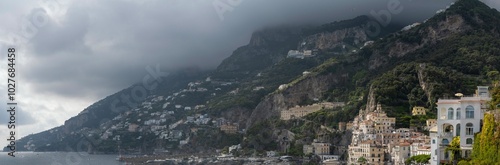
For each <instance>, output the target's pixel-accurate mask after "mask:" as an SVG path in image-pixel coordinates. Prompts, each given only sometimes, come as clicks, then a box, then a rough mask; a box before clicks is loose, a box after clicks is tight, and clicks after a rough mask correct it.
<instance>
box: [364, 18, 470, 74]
mask: <svg viewBox="0 0 500 165" xmlns="http://www.w3.org/2000/svg"><path fill="white" fill-rule="evenodd" d="M441 17H444V19H441ZM434 22H437V23H434ZM470 29H471V27H470V26H469V25H468V24H466V23H465V22H464V18H463V17H462V16H461V15H458V14H447V13H441V15H438V16H436V17H434V18H432V19H430V20H429V21H427V22H426V23H424V24H421V25H419V26H417V27H415V28H413V29H410V30H408V31H402V32H399V33H397V34H395V35H394V36H392V37H389V38H386V39H385V40H387V41H389V40H396V41H393V42H392V43H390V46H389V47H383V48H378V49H375V50H374V51H373V55H372V56H371V57H370V62H369V69H371V70H373V69H377V68H378V67H380V66H382V65H386V64H387V63H388V62H389V61H390V60H391V59H394V58H401V57H404V56H406V55H407V54H408V53H410V52H414V51H415V50H418V49H420V48H422V47H423V46H425V45H429V44H435V43H437V42H438V41H441V40H443V39H446V38H448V37H451V36H453V35H455V34H460V33H462V32H464V31H467V30H470ZM398 36H413V37H414V38H407V37H399V38H398Z"/></svg>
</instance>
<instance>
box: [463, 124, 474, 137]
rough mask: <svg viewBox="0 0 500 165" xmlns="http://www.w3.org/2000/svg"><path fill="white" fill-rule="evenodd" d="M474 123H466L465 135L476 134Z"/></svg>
mask: <svg viewBox="0 0 500 165" xmlns="http://www.w3.org/2000/svg"><path fill="white" fill-rule="evenodd" d="M473 126H474V125H473V124H472V123H467V124H466V125H465V135H474V127H473Z"/></svg>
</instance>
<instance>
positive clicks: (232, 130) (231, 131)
mask: <svg viewBox="0 0 500 165" xmlns="http://www.w3.org/2000/svg"><path fill="white" fill-rule="evenodd" d="M220 130H221V131H223V132H225V133H227V134H234V133H236V132H237V131H238V126H237V125H231V124H224V125H221V126H220Z"/></svg>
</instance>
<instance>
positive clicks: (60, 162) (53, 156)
mask: <svg viewBox="0 0 500 165" xmlns="http://www.w3.org/2000/svg"><path fill="white" fill-rule="evenodd" d="M123 164H124V163H121V162H118V161H116V155H89V154H87V153H78V152H17V153H16V157H10V156H8V155H7V153H6V152H0V165H123Z"/></svg>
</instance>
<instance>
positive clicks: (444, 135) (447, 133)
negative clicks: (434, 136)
mask: <svg viewBox="0 0 500 165" xmlns="http://www.w3.org/2000/svg"><path fill="white" fill-rule="evenodd" d="M440 137H441V138H453V132H443V133H441V134H440Z"/></svg>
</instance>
